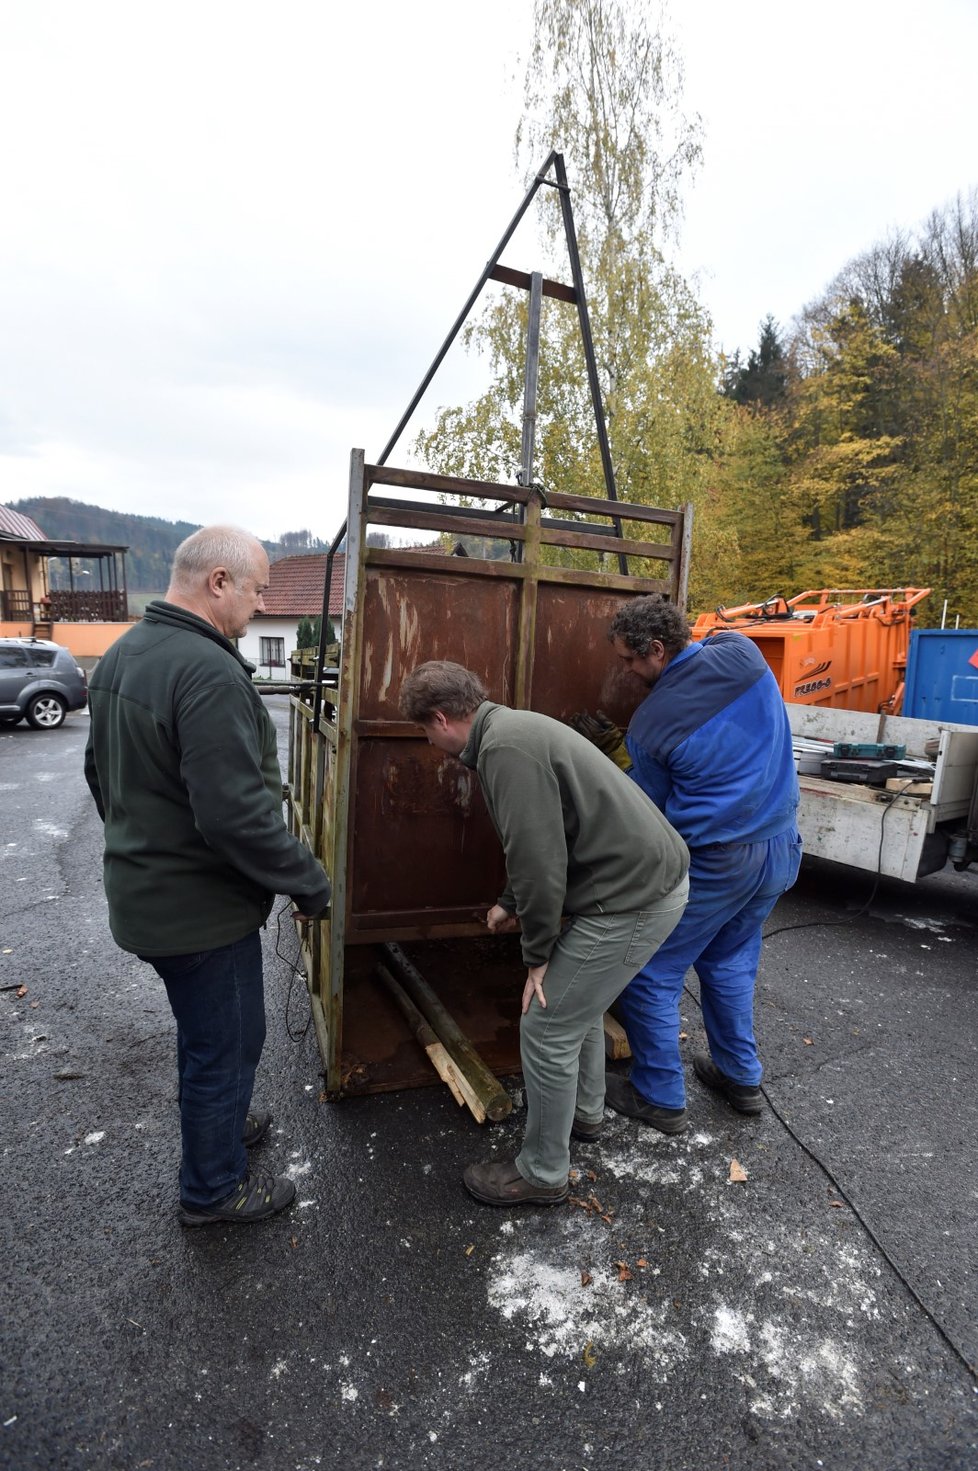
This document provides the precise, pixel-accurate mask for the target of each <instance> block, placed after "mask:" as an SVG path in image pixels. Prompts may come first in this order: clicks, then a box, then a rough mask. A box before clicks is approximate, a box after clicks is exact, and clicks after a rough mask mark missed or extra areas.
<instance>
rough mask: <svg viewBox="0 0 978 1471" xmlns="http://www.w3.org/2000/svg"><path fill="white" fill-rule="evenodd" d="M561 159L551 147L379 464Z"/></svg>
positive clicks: (400, 431) (401, 430)
mask: <svg viewBox="0 0 978 1471" xmlns="http://www.w3.org/2000/svg"><path fill="white" fill-rule="evenodd" d="M559 158H560V154H559V153H555V152H554V151H553V150H551V152H550V154H549V155H548V158H547V161H546V163H545V164H544V165H543V168H542V169H541V170H540V172H539V173H538V174H537V176H536V178H535V179H534V180H533V183H532V184H531V185H530V187H529V189H528V190H527V191H526V198H525V199H524V200H523V203H522V204H521V205H520V207H519V209H518V210H517V211H516V213H515V215H514V216H513V218H512V219H511V220H510V222H509V225H508V226H507V228H506V231H505V234H504V235H503V238H502V239H501V240H500V242H499V244H498V245H497V246H496V249H495V250H494V251H493V253H492V255H491V256H490V257H489V259H488V260H487V261H486V266H485V270H484V271H483V272H482V275H481V276H480V277H479V279H478V281H477V282H476V284H475V286H474V287H473V288H472V291H471V292H470V294H469V299H468V301H467V302H466V303H465V305H464V306H463V308H462V310H461V311H460V312H459V314H458V316H457V317H456V319H455V324H454V326H453V327H452V330H451V331H450V332H449V334H448V336H447V337H446V338H445V341H444V342H443V343H442V345H441V348H440V349H439V351H438V353H437V354H436V356H435V359H434V362H433V363H432V364H431V367H430V368H429V369H428V371H427V373H426V374H425V375H424V377H423V378H422V380H421V383H420V385H419V387H418V390H417V392H416V393H415V395H414V397H413V398H412V400H411V402H410V403H409V404H408V406H407V408H406V409H405V411H404V414H403V415H402V417H401V420H400V423H399V424H398V426H397V428H396V429H395V430H394V433H393V434H392V435H391V437H390V439H389V440H388V441H387V443H386V445H385V446H384V450H383V453H382V454H381V455H380V456H379V457H378V459H377V464H378V465H386V464H387V456H388V455H389V454H390V452H391V450H392V449H393V448H394V446H395V444H396V443H397V441H398V440H399V439H400V437H401V435H402V433H403V432H404V426H405V425H406V424H407V422H408V420H409V419H410V417H411V415H412V414H413V413H414V411H415V409H416V408H417V407H418V404H419V403H420V402H421V399H422V397H423V395H424V392H425V389H426V388H427V387H428V384H429V383H430V382H431V380H432V378H433V377H434V376H435V374H436V373H437V371H438V369H439V367H440V366H441V362H442V359H443V358H444V356H445V354H446V353H447V351H448V349H449V348H450V347H451V345H452V343H453V342H454V341H455V338H456V337H457V336H458V334H459V331H460V330H461V328H462V326H463V325H464V323H465V319H466V317H467V316H468V315H469V312H470V311H471V310H472V308H473V306H474V305H475V302H476V300H477V298H478V296H479V293H480V292H481V291H482V288H483V287H484V286H485V284H486V282H487V281H488V280H489V277H490V276H491V275H492V273H493V271H494V270H495V268H496V265H497V263H498V261H499V257H500V256H501V255H502V253H503V251H504V250H505V249H506V246H507V244H508V243H509V240H510V238H511V237H512V235H513V232H514V230H515V229H516V227H517V225H518V224H519V222H520V220H521V219H522V218H523V216H524V215H525V213H526V211H527V209H528V208H529V205H530V201H531V200H532V198H533V196H534V194H536V192H537V190H538V189H539V187H540V185H541V184H542V183H543V182H544V179H543V176H544V174H545V173H546V172H547V170H548V169H549V168H550V165H551V164H552V163H553V162H554V160H555V159H559Z"/></svg>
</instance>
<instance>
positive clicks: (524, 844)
mask: <svg viewBox="0 0 978 1471" xmlns="http://www.w3.org/2000/svg"><path fill="white" fill-rule="evenodd" d="M460 759H461V761H462V762H463V763H464V764H465V765H466V766H469V767H474V768H475V769H476V770H477V771H478V773H479V781H480V783H481V785H482V791H483V794H484V796H485V799H486V805H487V806H488V808H489V814H490V816H491V817H492V820H493V823H494V824H495V828H496V831H497V833H498V834H499V837H500V841H501V842H502V845H503V852H504V854H505V857H506V880H507V885H508V887H507V891H506V893H505V894H503V895H502V896H501V898H500V900H499V903H500V904H501V905H502V907H503V908H504V909H508V910H509V911H510V913H513V914H517V915H518V916H519V919H520V923H521V927H522V931H523V959H524V960H525V962H526V964H527V965H542V964H543V963H544V961H546V960H549V958H550V952H551V951H552V949H553V947H554V945H555V944H556V943H557V939H558V937H559V935H560V919H561V915H563V914H624V913H628V912H631V911H633V910H642V909H648V908H649V907H650V906H651V905H653V904H656V903H658V901H659V900H660V899H664V898H665V897H666V895H667V894H671V893H672V891H673V889H675V888H676V887H677V885H678V884H679V883H680V882H681V881H682V879H683V878H684V877H685V874H686V871H687V869H688V868H689V853H688V852H687V849H686V844H685V843H684V842H683V840H682V838H681V837H680V836H679V834H678V833H677V832H676V831H675V829H674V828H672V827H670V825H669V823H668V822H667V821H666V819H665V818H664V817H663V816H662V813H661V812H660V811H659V809H658V808H657V807H656V806H654V804H653V803H652V802H651V801H650V800H649V798H648V797H647V796H646V795H645V793H644V792H643V791H642V790H641V789H640V788H639V787H638V786H636V784H635V782H633V781H631V780H630V779H629V778H628V777H627V776H626V775H625V774H624V772H623V771H620V770H619V769H618V767H617V766H615V764H614V763H613V762H612V761H609V760H608V758H607V757H606V756H604V755H602V754H601V752H600V751H599V750H597V748H596V747H595V746H592V745H591V743H590V741H587V740H585V739H584V737H583V736H580V735H578V734H577V732H576V731H574V730H571V729H570V727H569V726H566V725H562V724H561V723H560V721H559V720H551V719H550V717H549V716H547V715H537V714H534V713H533V712H532V711H529V710H510V709H509V708H508V707H507V706H505V705H494V704H493V703H492V702H491V701H490V700H485V701H483V703H482V704H481V705H480V706H479V708H478V710H477V711H476V713H475V720H474V721H473V724H472V729H471V731H470V732H469V739H468V742H467V743H466V746H465V749H464V750H463V751H462V753H461V757H460Z"/></svg>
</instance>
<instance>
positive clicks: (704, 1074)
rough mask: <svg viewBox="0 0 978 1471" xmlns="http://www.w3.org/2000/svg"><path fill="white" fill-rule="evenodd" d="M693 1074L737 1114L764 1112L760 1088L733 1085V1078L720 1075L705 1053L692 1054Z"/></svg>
mask: <svg viewBox="0 0 978 1471" xmlns="http://www.w3.org/2000/svg"><path fill="white" fill-rule="evenodd" d="M693 1072H694V1073H695V1074H696V1076H697V1077H698V1078H699V1080H700V1082H701V1083H705V1084H706V1086H707V1087H708V1088H712V1089H713V1092H714V1093H721V1094H722V1095H723V1097H724V1098H725V1099H726V1100H727V1102H728V1103H729V1104H730V1107H731V1108H735V1109H736V1110H737V1112H738V1113H762V1112H763V1111H764V1094H763V1093H762V1092H761V1090H760V1088H759V1087H758V1086H757V1085H756V1084H751V1083H735V1082H734V1080H733V1078H728V1077H727V1075H726V1073H721V1071H720V1069H719V1068H718V1067H717V1065H716V1063H715V1062H714V1061H713V1058H712V1057H709V1056H708V1055H707V1054H706V1053H705V1052H694V1053H693Z"/></svg>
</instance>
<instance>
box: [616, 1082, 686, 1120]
mask: <svg viewBox="0 0 978 1471" xmlns="http://www.w3.org/2000/svg"><path fill="white" fill-rule="evenodd" d="M604 1101H605V1103H606V1104H607V1105H608V1107H609V1108H613V1109H614V1110H615V1113H624V1114H627V1115H628V1117H629V1118H630V1119H640V1120H641V1122H642V1123H643V1124H651V1125H652V1127H653V1129H658V1131H659V1133H660V1134H682V1133H683V1132H684V1130H685V1129H686V1128H687V1127H688V1124H689V1118H688V1115H687V1113H686V1110H685V1109H684V1108H660V1106H659V1104H657V1103H650V1102H649V1100H648V1099H647V1098H643V1097H642V1095H641V1093H640V1092H639V1091H638V1089H637V1088H636V1087H635V1085H634V1083H632V1082H631V1080H630V1079H629V1078H622V1077H619V1075H618V1074H617V1073H609V1074H608V1076H607V1078H606V1079H605V1095H604Z"/></svg>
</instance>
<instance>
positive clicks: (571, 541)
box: [541, 526, 676, 562]
mask: <svg viewBox="0 0 978 1471" xmlns="http://www.w3.org/2000/svg"><path fill="white" fill-rule="evenodd" d="M541 540H542V541H543V544H544V545H545V546H552V547H580V548H581V549H582V550H583V551H589V552H607V553H609V554H610V555H619V556H621V555H624V556H626V557H647V558H650V559H653V560H654V561H656V562H672V561H674V560H675V557H676V553H675V551H674V550H673V548H672V546H670V545H668V544H667V543H663V542H653V541H627V540H626V539H625V538H624V537H614V538H609V537H608V536H607V535H604V536H595V535H592V534H590V533H589V532H586V531H570V530H568V531H554V530H553V529H552V528H551V527H550V526H544V527H543V528H542V530H541Z"/></svg>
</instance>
